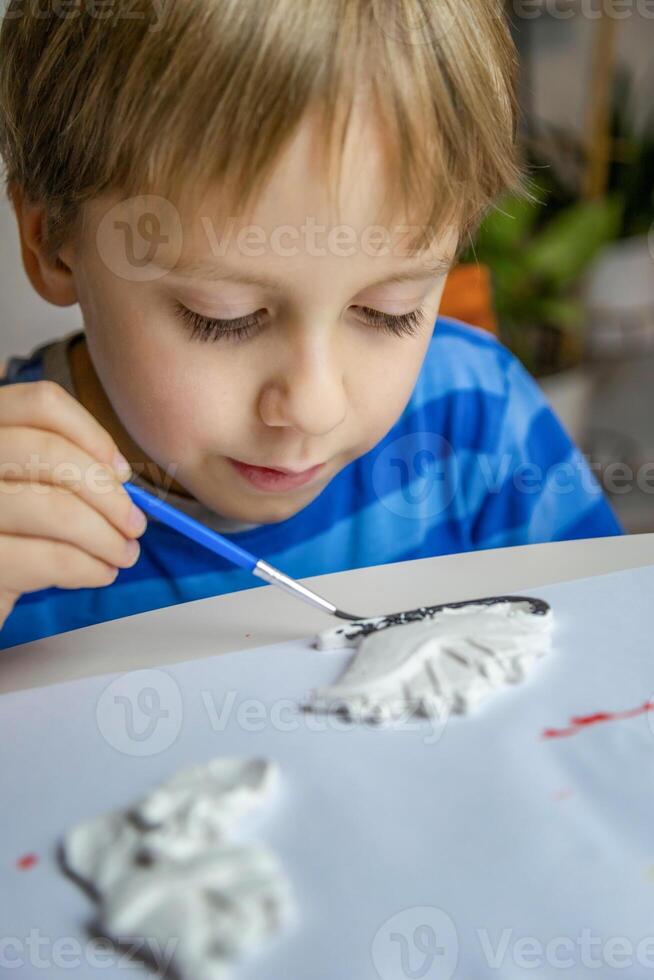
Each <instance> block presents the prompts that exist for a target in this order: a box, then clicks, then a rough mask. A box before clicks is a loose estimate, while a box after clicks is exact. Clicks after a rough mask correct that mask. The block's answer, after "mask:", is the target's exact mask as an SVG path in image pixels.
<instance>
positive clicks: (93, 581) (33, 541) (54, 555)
mask: <svg viewBox="0 0 654 980" xmlns="http://www.w3.org/2000/svg"><path fill="white" fill-rule="evenodd" d="M9 572H11V581H10V582H9V581H6V579H7V576H8V573H9ZM117 574H118V569H117V568H112V567H111V566H110V565H107V564H106V563H105V562H103V561H100V559H98V558H94V557H93V556H92V555H89V554H87V552H85V551H82V550H81V549H80V548H76V547H75V546H74V545H72V544H67V543H65V542H63V541H52V540H46V539H44V538H26V537H14V536H12V535H10V534H3V535H1V536H0V589H2V590H5V591H6V592H7V593H9V594H10V595H11V596H16V598H17V597H18V596H17V594H22V593H24V592H35V591H37V590H38V589H49V588H53V587H57V588H60V589H84V588H98V587H100V586H102V585H110V584H111V582H113V581H114V579H115V578H116V576H117Z"/></svg>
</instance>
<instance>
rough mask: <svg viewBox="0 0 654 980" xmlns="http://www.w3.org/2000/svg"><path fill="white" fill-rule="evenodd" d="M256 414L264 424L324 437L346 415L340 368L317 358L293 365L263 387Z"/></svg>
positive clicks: (341, 367) (344, 390) (306, 359)
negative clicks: (286, 427) (257, 413)
mask: <svg viewBox="0 0 654 980" xmlns="http://www.w3.org/2000/svg"><path fill="white" fill-rule="evenodd" d="M259 411H260V415H261V418H262V419H263V421H264V422H265V423H266V424H267V425H271V426H289V427H293V428H295V429H298V430H299V431H301V432H304V433H306V434H307V435H313V436H321V435H327V433H329V432H331V431H332V430H333V429H335V428H336V427H337V426H338V425H340V424H341V422H343V420H344V419H345V416H346V414H347V392H346V387H345V373H344V365H342V364H340V363H339V362H338V359H333V358H330V359H329V360H328V359H327V358H325V357H321V356H313V357H311V358H305V359H303V360H302V362H301V363H298V362H296V363H295V364H294V366H293V368H292V370H286V371H285V372H284V373H283V375H280V376H279V377H277V378H276V379H275V380H274V381H271V382H270V383H269V384H268V385H267V386H266V388H265V389H264V391H263V393H262V396H261V401H260V406H259Z"/></svg>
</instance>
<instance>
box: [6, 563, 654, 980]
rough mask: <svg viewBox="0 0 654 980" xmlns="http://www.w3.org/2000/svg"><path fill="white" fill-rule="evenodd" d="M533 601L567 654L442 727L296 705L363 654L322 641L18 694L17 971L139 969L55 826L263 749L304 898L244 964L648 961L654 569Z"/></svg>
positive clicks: (263, 974) (474, 967)
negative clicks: (112, 947) (108, 933)
mask: <svg viewBox="0 0 654 980" xmlns="http://www.w3.org/2000/svg"><path fill="white" fill-rule="evenodd" d="M530 594H533V595H537V596H540V597H542V598H544V599H546V600H547V601H548V602H550V604H551V605H552V607H553V610H554V614H555V617H556V623H555V631H554V641H553V647H554V649H553V653H552V654H551V656H549V657H548V658H545V659H544V660H543V661H541V662H540V663H539V664H538V665H537V666H536V667H535V668H534V671H533V673H532V675H531V676H530V677H529V678H528V680H527V681H526V682H525V683H524V684H523V685H521V686H520V687H516V688H512V689H509V690H506V691H503V692H501V693H499V694H498V695H497V696H496V697H495V698H494V699H493V700H492V701H491V702H488V703H486V704H484V705H481V706H480V707H479V708H478V709H477V710H476V712H475V713H474V715H473V716H471V717H468V718H461V717H452V718H451V719H449V720H445V721H444V723H443V724H439V723H438V722H430V721H428V720H426V719H422V720H420V721H417V720H416V721H413V722H405V723H403V724H402V723H400V724H397V723H396V724H395V726H389V727H388V728H387V729H382V730H376V729H374V728H372V727H366V726H363V727H361V726H359V727H357V726H355V725H353V724H352V723H351V722H347V721H346V720H345V719H339V718H337V717H332V718H329V717H328V718H325V717H321V716H315V715H310V714H303V713H301V712H299V711H298V710H297V708H296V705H297V703H298V702H302V701H304V700H305V698H306V697H307V695H308V694H309V692H310V691H311V690H312V689H313V688H315V687H318V686H320V685H322V684H325V683H330V682H332V681H334V680H335V679H336V678H337V677H338V675H339V673H340V671H341V669H342V667H343V666H344V664H345V663H346V662H347V660H348V658H349V657H350V656H351V652H345V651H344V652H339V653H334V652H322V651H317V650H314V649H312V647H311V645H310V640H311V638H308V639H307V640H306V641H300V642H297V641H296V642H293V643H289V644H280V645H276V646H270V647H265V648H260V649H257V650H249V651H245V652H242V653H234V654H229V655H226V656H219V657H216V658H210V659H202V660H196V661H192V662H187V663H182V664H178V665H175V666H173V667H167V668H166V669H165V670H161V671H135V672H133V673H130V674H126V675H107V676H104V677H96V678H91V679H85V680H82V681H75V682H72V683H67V684H61V685H57V686H54V687H49V688H40V689H36V690H30V691H25V692H21V693H18V694H10V695H5V696H4V697H2V698H0V779H1V790H0V799H1V806H2V810H1V816H0V821H1V826H2V831H3V833H2V861H1V862H0V975H2V976H4V975H7V976H14V977H21V978H24V977H29V978H37V977H48V978H57V980H60V978H63V977H71V976H75V977H77V976H78V977H84V978H87V977H95V976H96V975H97V976H98V977H100V976H102V977H105V978H107V980H117V978H119V977H124V976H125V975H126V964H125V963H124V962H122V963H121V962H120V961H119V960H118V959H117V957H116V956H115V955H112V954H111V953H110V952H109V953H107V952H104V953H101V952H98V951H95V952H94V947H93V945H92V943H90V941H89V933H88V931H87V930H88V927H89V924H90V923H91V922H92V917H93V903H92V902H91V901H90V899H89V898H88V897H87V896H86V895H85V894H84V893H83V892H82V890H81V889H80V888H79V887H78V886H77V884H75V883H73V882H72V881H70V880H68V879H67V878H66V877H65V876H63V874H62V873H61V872H60V870H59V868H58V865H57V858H56V852H57V843H58V841H59V840H60V839H61V836H62V834H63V833H64V832H65V831H66V830H67V829H68V828H70V827H72V826H73V825H74V824H75V823H77V822H78V821H80V820H81V819H83V818H85V817H90V816H93V815H94V814H98V813H102V812H104V811H106V810H109V809H113V808H115V807H117V806H122V805H124V804H127V803H129V802H130V801H132V800H134V799H136V798H137V797H139V796H140V795H141V794H142V793H143V791H144V790H145V788H147V787H150V786H154V785H156V784H157V783H158V782H161V781H163V780H164V779H166V778H168V777H169V776H170V775H172V774H173V773H174V772H175V771H176V770H178V769H180V768H181V767H184V766H187V765H192V764H194V763H198V762H203V761H206V760H208V759H210V758H212V757H213V756H215V755H218V754H225V755H227V754H245V755H257V756H265V757H269V758H273V759H275V760H277V762H278V763H279V765H280V767H281V773H282V779H281V788H280V790H279V792H278V793H277V796H276V797H275V798H274V800H272V801H271V802H270V804H269V805H267V806H266V807H264V808H263V809H262V810H261V811H259V812H257V814H256V815H254V816H253V817H252V818H248V820H247V822H246V825H245V826H244V828H243V833H244V834H247V835H248V836H249V837H256V838H257V839H259V840H261V841H263V842H266V843H268V844H269V845H270V846H271V847H272V848H273V849H274V850H275V851H276V853H277V854H278V855H279V856H280V858H281V860H282V862H283V863H284V866H285V867H286V870H287V872H288V874H289V876H290V879H291V882H292V885H293V888H294V891H295V894H296V898H297V905H298V915H297V919H296V921H295V923H294V925H293V926H292V928H291V929H290V930H289V931H288V932H286V933H285V934H284V935H282V936H281V937H280V938H278V939H275V940H274V941H271V942H270V943H268V944H267V945H266V946H265V947H262V948H261V949H260V951H259V953H258V954H257V955H256V956H255V957H253V958H252V959H247V960H246V961H244V962H243V963H242V964H241V965H240V966H239V967H238V969H237V970H236V971H235V974H234V976H235V977H236V978H237V980H246V978H247V980H253V978H257V980H262V978H266V980H271V978H280V977H282V976H283V977H289V978H292V980H350V978H352V980H372V978H380V977H381V978H382V980H391V978H392V980H405V978H411V977H420V978H426V977H428V978H430V980H431V978H434V980H436V978H437V980H443V978H445V980H449V978H452V977H455V978H461V980H480V978H486V977H488V978H491V977H492V978H501V980H513V978H514V977H515V978H518V977H520V978H523V977H527V976H529V977H538V978H543V977H547V978H555V977H556V978H560V977H565V976H570V977H574V978H575V980H577V978H581V977H598V976H599V977H602V978H605V977H611V976H613V975H615V976H620V977H629V978H639V980H640V978H643V977H646V976H649V975H650V974H651V973H652V971H653V970H654V711H652V710H648V709H647V708H646V707H643V706H644V705H646V704H647V703H649V702H654V651H653V650H652V643H653V639H652V638H653V633H654V628H653V625H654V616H653V610H654V566H652V567H649V568H644V569H638V570H634V571H629V572H619V573H616V574H612V575H607V576H602V577H599V578H593V579H587V580H584V581H578V582H573V583H569V584H564V585H559V586H550V587H547V588H543V589H538V590H530ZM142 622H145V620H143V621H142ZM245 628H247V626H245ZM143 641H144V635H143V629H142V627H141V629H140V632H139V642H143ZM0 669H1V667H0ZM631 709H640V713H637V714H636V713H633V715H632V716H631V717H619V718H617V719H614V720H606V721H601V720H600V721H597V723H595V724H592V725H586V726H582V727H580V728H579V730H575V733H574V734H571V735H568V736H567V737H559V738H550V739H547V738H543V731H544V730H546V729H548V728H557V729H561V728H565V727H566V726H568V725H569V722H570V719H571V718H572V717H573V716H589V715H594V714H596V713H598V712H626V711H630V710H631ZM31 855H33V856H34V857H35V858H36V861H35V863H32V864H31V866H27V867H23V868H20V867H19V866H18V863H20V862H21V859H22V864H23V865H24V866H25V865H30V861H31V860H33V859H31V858H30V856H31ZM17 862H18V863H17ZM39 964H40V965H39ZM94 964H96V965H94ZM100 964H101V965H100ZM127 975H129V976H135V977H136V976H143V977H147V976H148V975H149V974H148V972H147V971H146V970H145V968H141V967H138V968H132V969H131V970H130V971H129V973H128V974H127Z"/></svg>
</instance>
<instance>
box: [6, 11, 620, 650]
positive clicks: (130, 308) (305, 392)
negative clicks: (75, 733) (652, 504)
mask: <svg viewBox="0 0 654 980" xmlns="http://www.w3.org/2000/svg"><path fill="white" fill-rule="evenodd" d="M31 6H32V8H33V9H31V7H30V4H29V3H25V2H19V0H15V2H12V3H10V4H9V6H8V10H7V14H6V17H5V20H4V22H3V25H2V31H1V33H0V151H1V152H2V156H3V159H4V161H5V164H6V168H7V186H8V191H9V193H10V195H11V199H12V202H13V205H14V208H15V212H16V217H17V221H18V229H19V233H20V240H21V249H22V256H23V261H24V265H25V268H26V271H27V274H28V276H29V278H30V281H31V283H32V285H33V286H34V288H35V289H36V290H37V291H38V292H39V293H40V294H41V296H43V297H44V298H45V299H46V300H48V301H49V302H51V303H54V304H57V305H62V306H64V305H72V304H74V303H79V305H80V307H81V310H82V314H83V320H84V331H83V332H79V333H75V334H72V335H70V336H68V337H66V338H63V339H62V340H60V341H58V342H55V343H53V344H50V345H45V346H44V347H41V348H39V349H38V350H37V351H34V352H33V353H32V354H31V355H30V356H28V357H22V358H12V359H11V360H10V362H9V365H8V369H7V374H6V378H5V381H4V385H3V387H0V478H1V481H2V482H1V483H0V490H2V505H1V507H0V624H3V625H2V630H1V631H0V646H3V647H8V646H12V645H14V644H17V643H21V642H25V641H27V640H30V639H34V638H38V637H43V636H48V635H51V634H54V633H57V632H61V631H65V630H69V629H74V628H76V627H80V626H85V625H88V624H91V623H95V622H100V621H103V620H107V619H111V618H114V617H118V616H124V615H128V614H131V613H136V612H141V611H143V610H146V609H152V608H156V607H159V606H163V605H167V604H170V603H175V602H181V601H185V600H190V599H197V598H201V597H204V596H209V595H216V594H220V593H225V592H231V591H236V590H239V589H244V588H252V587H254V586H256V585H257V584H261V583H258V582H257V580H255V579H254V578H252V577H251V576H249V575H248V574H247V573H245V572H243V571H242V570H240V569H235V568H232V567H231V566H229V565H228V563H227V562H221V561H220V560H219V559H217V558H216V556H214V555H212V554H209V553H205V552H204V550H203V549H201V548H200V547H197V546H194V545H193V544H190V543H189V542H188V541H186V540H184V539H183V538H181V537H180V536H179V535H176V534H175V533H174V532H172V531H169V530H167V529H166V528H165V527H162V526H160V525H158V524H157V522H156V521H150V523H149V524H148V526H147V530H144V529H145V520H144V518H143V515H141V514H140V512H138V511H137V510H136V508H134V507H133V506H132V504H131V502H130V500H129V497H128V495H127V493H126V492H125V490H124V488H123V487H122V482H123V481H124V480H125V479H126V477H127V476H128V475H129V472H130V469H131V471H132V472H133V474H134V479H135V480H136V482H140V483H141V485H143V486H146V487H149V488H150V489H153V490H154V491H155V492H159V493H161V494H165V495H166V496H167V499H169V500H171V501H172V502H174V503H175V504H176V505H177V506H179V507H181V508H183V509H185V510H186V511H187V512H189V513H191V514H193V515H194V516H196V517H198V518H199V519H200V520H202V521H204V522H205V523H206V524H208V525H210V526H212V527H214V528H216V529H217V530H219V531H221V532H222V533H225V534H228V535H229V536H231V537H233V538H234V539H235V540H237V541H238V542H239V543H240V544H241V545H243V546H244V547H245V548H247V549H248V550H250V551H252V552H253V553H254V554H256V555H257V556H259V557H261V558H265V559H266V560H267V561H269V562H270V563H271V564H273V565H276V566H277V567H279V568H280V569H282V570H283V571H285V572H286V573H288V574H290V575H293V576H295V577H300V578H302V577H306V576H311V575H318V574H321V573H325V572H332V571H339V570H342V569H348V568H355V567H362V566H367V565H374V564H378V563H381V562H396V561H404V560H408V559H414V558H420V557H427V556H431V555H438V554H447V553H453V552H460V551H466V550H470V549H475V548H488V547H499V546H504V545H512V544H521V543H529V542H537V541H551V540H559V539H564V538H575V537H576V538H580V537H591V536H597V535H612V534H617V533H620V531H621V529H620V527H619V525H618V523H617V521H616V519H615V517H614V516H613V514H612V512H611V510H610V508H609V506H608V504H607V503H606V501H605V500H604V498H603V496H602V494H601V491H600V489H599V487H598V486H597V484H596V483H595V481H594V479H593V477H592V475H591V473H590V471H589V469H588V467H587V465H586V462H585V460H584V459H583V457H582V456H581V454H580V453H579V451H578V450H577V449H576V448H575V447H574V446H573V445H572V444H571V443H570V440H569V438H568V436H567V435H566V433H565V432H564V431H563V430H562V428H561V426H560V425H559V423H558V422H557V420H556V419H555V418H554V416H553V415H552V413H551V411H550V410H549V408H548V406H547V404H546V403H545V401H544V400H543V397H542V395H541V394H540V391H539V389H538V387H537V385H536V384H535V382H533V380H532V379H531V378H530V377H529V376H528V374H527V373H526V371H525V370H524V369H523V368H522V367H521V365H520V364H519V363H518V362H517V360H516V359H515V358H514V357H513V356H512V355H511V354H510V353H509V352H508V351H507V350H506V349H505V348H504V347H503V346H501V345H500V344H499V343H498V342H497V341H496V340H495V339H494V338H492V337H490V336H488V335H486V334H484V333H482V331H480V330H477V329H475V328H472V327H469V326H467V325H465V324H463V323H460V322H458V321H453V320H448V319H446V318H439V317H438V309H439V304H440V299H441V294H442V291H443V287H444V283H445V278H446V275H447V270H448V269H449V268H451V266H452V264H453V263H454V262H455V261H456V257H457V254H458V253H459V251H460V249H461V248H462V246H463V245H464V244H465V243H466V241H467V240H469V239H470V236H471V235H472V234H473V232H474V231H475V229H476V228H477V227H478V224H479V222H480V220H481V218H482V216H483V214H484V213H485V211H486V210H487V209H488V208H489V207H490V206H492V204H493V202H494V201H495V200H496V199H497V198H498V195H500V194H501V193H502V192H504V191H507V190H513V191H515V190H519V189H522V190H525V182H524V175H523V174H522V172H521V169H520V165H519V162H518V151H517V148H516V114H517V106H516V98H515V73H516V64H515V52H514V50H513V48H512V45H511V42H510V39H509V36H508V33H507V29H506V25H505V23H504V21H503V17H502V14H501V4H500V3H499V2H496V0H493V2H489V0H483V2H481V0H439V2H434V3H433V4H432V5H430V6H429V7H427V8H425V4H424V3H421V2H419V0H333V2H331V3H327V4H325V3H324V0H269V2H267V3H265V4H262V3H261V0H239V3H238V4H236V3H232V2H231V0H201V2H196V3H193V4H189V3H188V0H171V2H169V3H168V4H167V5H165V8H162V9H160V6H161V5H158V4H157V5H155V4H154V2H149V0H139V2H138V3H135V2H134V0H130V2H129V4H128V3H127V2H125V3H122V2H118V3H115V4H113V5H112V8H111V9H110V10H107V8H106V7H104V8H103V9H102V11H98V9H97V8H96V6H95V5H94V4H91V3H90V2H84V0H80V2H79V3H77V4H76V5H74V6H73V7H70V5H69V6H68V7H67V8H66V10H65V11H64V10H62V8H61V5H60V4H57V3H55V2H54V0H52V2H44V0H40V2H39V4H38V9H37V8H34V5H31ZM425 10H426V13H425ZM100 14H102V16H100ZM335 148H337V151H336V152H335ZM335 172H336V173H337V174H338V179H337V181H336V182H335V183H332V181H331V177H332V175H333V174H334V173H335ZM334 188H336V190H337V193H336V195H334ZM334 201H336V204H337V206H336V209H335V211H334V210H332V205H333V203H334ZM335 217H337V219H338V218H341V217H342V218H343V220H344V221H346V222H347V223H346V224H340V225H335V224H334V218H335ZM382 221H383V224H382V223H381V222H382ZM281 471H286V472H281ZM139 539H140V541H139ZM437 600H438V595H437V589H436V592H435V594H434V601H437Z"/></svg>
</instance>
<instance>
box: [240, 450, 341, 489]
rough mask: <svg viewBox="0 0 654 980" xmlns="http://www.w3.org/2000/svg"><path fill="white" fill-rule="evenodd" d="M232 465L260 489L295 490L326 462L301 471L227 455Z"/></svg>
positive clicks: (316, 473)
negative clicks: (246, 461) (262, 464)
mask: <svg viewBox="0 0 654 980" xmlns="http://www.w3.org/2000/svg"><path fill="white" fill-rule="evenodd" d="M227 458H228V459H229V462H230V463H231V464H232V466H233V467H234V468H235V469H236V470H237V471H238V472H239V473H240V474H241V476H243V477H244V478H245V479H246V480H247V481H248V483H250V485H251V486H254V487H257V489H259V490H267V491H272V492H277V493H279V492H282V491H284V490H294V489H296V488H297V487H303V486H305V485H306V484H307V483H309V482H310V481H311V480H313V478H314V477H315V476H317V475H318V473H319V472H320V471H321V470H322V468H323V466H324V465H325V464H324V463H318V464H317V465H316V466H312V467H310V468H309V469H306V470H301V471H299V472H298V471H292V470H282V469H273V468H272V467H268V466H253V465H251V464H250V463H243V462H241V460H238V459H232V458H231V457H227Z"/></svg>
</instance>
